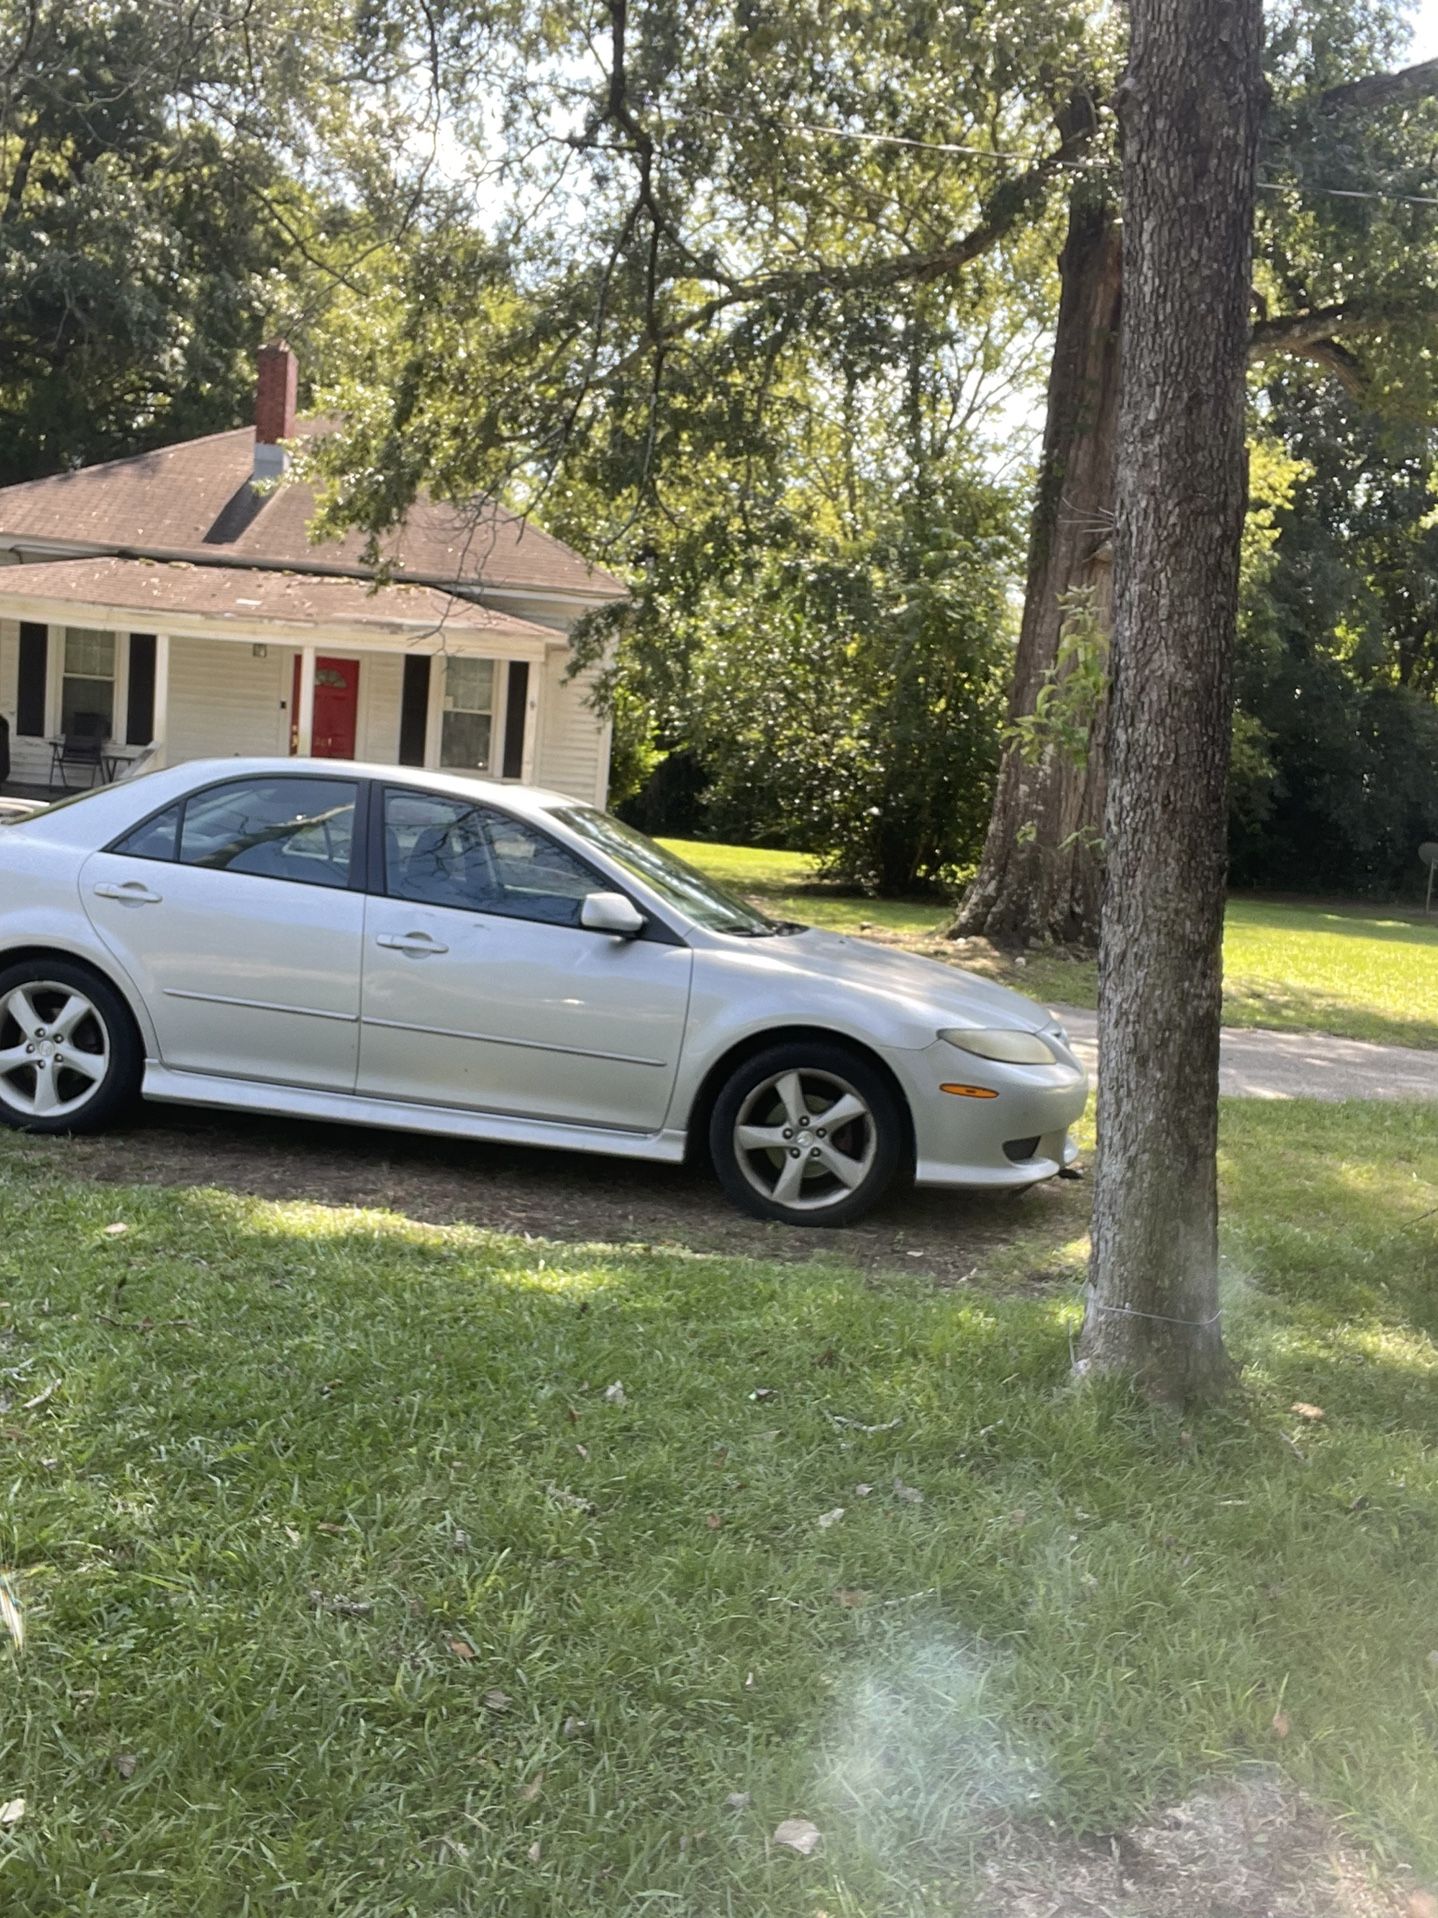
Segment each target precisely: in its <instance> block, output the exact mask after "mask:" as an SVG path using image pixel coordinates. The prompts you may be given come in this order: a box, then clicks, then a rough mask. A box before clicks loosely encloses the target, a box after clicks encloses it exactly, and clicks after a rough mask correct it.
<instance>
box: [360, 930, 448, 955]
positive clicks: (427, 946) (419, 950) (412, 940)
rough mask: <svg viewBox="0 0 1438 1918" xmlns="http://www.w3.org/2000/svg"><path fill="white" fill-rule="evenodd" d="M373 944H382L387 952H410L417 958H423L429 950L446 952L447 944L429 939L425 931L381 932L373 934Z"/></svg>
mask: <svg viewBox="0 0 1438 1918" xmlns="http://www.w3.org/2000/svg"><path fill="white" fill-rule="evenodd" d="M375 944H376V945H377V946H384V947H385V948H386V949H387V950H388V951H389V952H412V953H414V954H415V956H416V957H417V958H421V959H422V958H424V956H425V955H426V954H427V953H431V952H448V951H449V947H448V946H442V945H441V944H440V943H439V941H438V939H431V938H430V936H429V934H428V933H427V932H381V933H378V934H376V936H375Z"/></svg>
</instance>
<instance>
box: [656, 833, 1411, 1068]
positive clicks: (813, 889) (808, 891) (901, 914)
mask: <svg viewBox="0 0 1438 1918" xmlns="http://www.w3.org/2000/svg"><path fill="white" fill-rule="evenodd" d="M665 843H666V844H668V845H670V846H672V847H673V848H674V850H675V851H676V852H678V853H679V854H680V855H681V856H682V857H683V858H686V859H688V860H690V861H692V862H693V864H695V865H697V866H702V867H703V868H704V869H705V870H706V871H708V872H711V873H713V874H714V876H715V878H717V879H720V880H722V881H723V882H724V883H725V884H726V885H729V886H733V887H735V888H737V889H738V890H739V891H741V892H745V893H748V894H751V895H752V896H753V897H754V898H756V899H758V900H759V901H760V902H761V904H763V905H764V906H765V907H766V909H768V910H770V911H773V912H776V913H780V914H782V915H784V916H787V917H789V918H791V919H802V920H805V921H807V922H808V923H809V924H812V925H816V926H825V927H828V928H829V929H830V930H832V931H835V932H857V931H859V930H860V928H861V927H865V926H867V927H869V928H871V929H873V930H874V931H877V932H880V933H883V934H893V935H897V936H900V937H903V938H906V939H911V940H913V941H915V942H917V943H920V944H925V945H927V943H928V942H930V941H932V940H935V939H937V938H938V937H939V935H940V933H941V931H942V929H943V927H944V925H945V924H946V922H947V920H948V918H949V917H950V914H949V913H948V912H947V911H946V910H945V908H944V906H943V904H942V903H941V902H939V901H936V900H933V899H918V900H892V899H887V900H886V899H865V898H862V897H860V896H858V895H856V894H853V893H846V892H843V891H841V890H840V889H839V888H838V887H835V886H828V885H824V884H823V883H821V882H817V881H815V880H814V879H813V878H812V870H813V868H812V862H811V861H810V860H809V859H808V858H807V857H806V855H805V854H803V853H791V852H774V851H769V850H763V849H760V850H751V849H749V848H746V847H742V846H711V845H705V844H703V843H701V842H700V841H697V840H677V839H674V840H668V841H666V842H665ZM971 943H972V942H971ZM978 944H979V950H978V951H977V952H976V953H975V952H973V951H969V952H966V954H965V962H966V963H977V964H978V965H979V966H980V968H981V969H982V970H984V971H986V972H990V973H992V974H993V975H994V976H995V977H999V978H1002V979H1004V981H1005V982H1006V983H1007V984H1010V985H1014V986H1017V987H1018V988H1019V989H1020V990H1021V991H1023V992H1026V993H1028V994H1029V995H1030V996H1031V997H1034V998H1038V999H1046V1000H1054V1001H1060V1002H1062V1003H1063V1004H1065V1005H1072V1006H1092V1005H1095V1004H1096V1003H1097V980H1096V977H1095V970H1094V966H1093V963H1092V962H1091V961H1087V960H1079V961H1075V960H1071V959H1066V958H1064V957H1062V956H1061V955H1058V954H1054V953H1046V952H1033V953H1030V954H1029V955H1028V956H1027V959H1026V961H1025V963H1024V965H1023V966H1022V967H1021V968H1016V967H1015V966H1014V965H1013V963H1012V961H1011V960H1009V959H1007V958H1006V957H1005V956H1004V955H1003V954H1001V953H998V952H996V951H994V949H993V948H990V947H988V946H987V944H986V942H978ZM1223 957H1224V972H1225V990H1224V1019H1225V1021H1226V1023H1227V1024H1229V1025H1231V1026H1269V1027H1276V1028H1280V1029H1286V1030H1290V1031H1291V1030H1298V1031H1304V1032H1331V1033H1336V1034H1338V1035H1339V1036H1340V1037H1342V1038H1348V1039H1369V1040H1373V1041H1374V1042H1376V1043H1378V1044H1384V1045H1404V1046H1422V1047H1428V1048H1438V923H1431V922H1430V923H1425V922H1424V921H1423V919H1422V917H1421V915H1419V914H1405V913H1404V912H1403V911H1401V910H1397V909H1393V908H1382V907H1360V906H1343V905H1333V904H1331V903H1326V902H1318V901H1315V902H1314V903H1312V904H1308V903H1293V902H1284V903H1278V902H1274V901H1269V900H1260V899H1247V898H1237V897H1236V898H1234V899H1231V900H1230V901H1229V906H1228V923H1227V933H1226V937H1225V941H1224V955H1223Z"/></svg>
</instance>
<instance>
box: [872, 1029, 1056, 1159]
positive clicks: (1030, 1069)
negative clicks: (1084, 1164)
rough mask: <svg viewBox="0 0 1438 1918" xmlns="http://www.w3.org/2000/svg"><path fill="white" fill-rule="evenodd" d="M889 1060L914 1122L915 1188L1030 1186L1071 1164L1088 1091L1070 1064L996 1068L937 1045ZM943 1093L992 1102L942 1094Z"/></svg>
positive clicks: (939, 1044)
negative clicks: (957, 1089) (1072, 1131)
mask: <svg viewBox="0 0 1438 1918" xmlns="http://www.w3.org/2000/svg"><path fill="white" fill-rule="evenodd" d="M888 1056H889V1059H890V1061H891V1063H892V1064H893V1066H894V1069H895V1071H896V1072H897V1073H898V1074H899V1076H900V1078H901V1079H902V1080H903V1082H904V1086H905V1090H906V1092H907V1093H908V1097H909V1110H910V1112H911V1113H912V1115H913V1120H914V1183H915V1184H916V1185H930V1186H958V1187H964V1186H968V1187H978V1188H983V1187H1004V1186H1009V1187H1013V1186H1025V1185H1034V1184H1037V1183H1038V1182H1039V1181H1040V1180H1042V1179H1051V1178H1053V1177H1054V1176H1055V1174H1056V1173H1058V1172H1060V1171H1061V1170H1062V1169H1063V1167H1064V1166H1066V1165H1071V1164H1072V1163H1073V1161H1074V1159H1075V1158H1076V1157H1077V1156H1078V1148H1077V1147H1076V1146H1075V1145H1074V1143H1073V1141H1072V1140H1071V1139H1070V1138H1069V1127H1070V1126H1071V1125H1073V1124H1074V1123H1075V1122H1076V1121H1077V1120H1078V1119H1079V1118H1081V1117H1082V1116H1083V1110H1084V1107H1085V1106H1086V1105H1087V1103H1088V1091H1089V1086H1088V1074H1087V1073H1086V1072H1085V1070H1084V1068H1083V1067H1082V1066H1081V1065H1080V1064H1079V1062H1078V1061H1077V1059H1073V1058H1071V1057H1070V1058H1069V1059H1067V1060H1065V1059H1057V1058H1056V1059H1055V1061H1054V1063H1053V1064H1052V1065H1048V1066H1010V1065H1000V1064H998V1063H996V1062H994V1061H990V1060H986V1059H976V1058H973V1057H972V1056H970V1055H969V1054H967V1053H965V1052H962V1051H961V1050H960V1049H959V1048H958V1047H956V1046H951V1045H948V1044H946V1043H945V1042H944V1041H943V1040H936V1041H935V1043H934V1044H933V1045H932V1046H927V1047H925V1048H924V1049H922V1050H921V1051H917V1052H906V1053H893V1052H891V1053H890V1054H889V1055H888ZM943 1085H963V1086H967V1087H969V1088H971V1089H972V1091H973V1092H976V1093H988V1094H989V1095H991V1096H989V1097H974V1096H968V1095H965V1094H962V1093H951V1092H942V1091H940V1087H941V1086H943Z"/></svg>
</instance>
